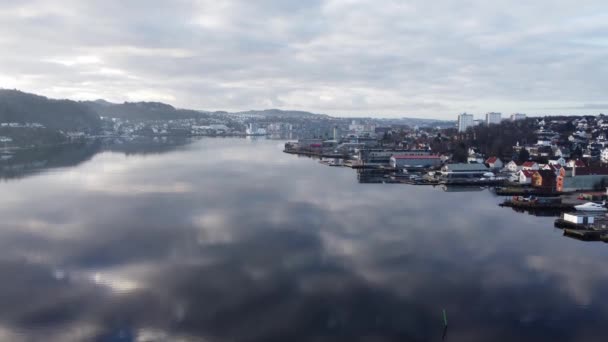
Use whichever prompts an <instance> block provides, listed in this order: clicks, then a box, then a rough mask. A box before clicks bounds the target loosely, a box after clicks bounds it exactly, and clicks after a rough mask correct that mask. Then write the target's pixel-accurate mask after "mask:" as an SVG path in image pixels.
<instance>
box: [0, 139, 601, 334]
mask: <svg viewBox="0 0 608 342" xmlns="http://www.w3.org/2000/svg"><path fill="white" fill-rule="evenodd" d="M281 148H282V143H280V142H277V141H268V140H257V141H252V140H245V139H203V140H199V141H196V142H193V143H192V144H188V145H185V146H175V147H173V148H170V149H156V150H153V151H152V153H150V151H147V150H146V152H147V153H145V154H140V153H139V152H144V149H142V150H141V151H139V152H138V150H137V149H134V150H126V151H120V150H116V151H115V152H108V151H107V150H106V149H92V150H91V153H90V154H86V153H84V154H81V155H78V157H77V158H76V157H73V155H74V153H73V152H72V154H70V156H72V157H73V158H75V159H74V160H75V161H74V162H69V161H66V160H63V163H59V162H55V164H53V162H52V160H51V161H49V160H50V159H47V160H45V161H44V162H42V163H41V164H39V165H47V166H48V167H51V166H53V165H54V166H55V167H53V168H49V169H46V170H45V171H43V172H31V173H28V174H25V175H24V174H20V175H19V176H15V175H10V176H6V175H5V176H4V178H3V180H2V181H0V217H1V218H2V219H1V221H0V278H1V282H0V340H1V341H80V340H84V341H91V340H92V341H178V340H182V341H295V340H306V341H310V340H312V341H335V340H340V341H357V340H365V341H441V340H442V339H444V340H446V341H605V331H604V327H605V322H606V318H607V317H608V297H607V296H606V295H607V294H608V293H607V292H608V281H607V280H608V268H606V267H605V262H606V261H607V260H608V258H607V257H608V246H606V245H605V244H603V243H600V242H596V243H584V242H580V241H576V240H572V239H569V238H565V237H563V236H562V235H561V231H559V230H556V229H554V228H552V225H553V218H548V217H536V216H531V215H526V214H518V213H515V212H513V211H512V210H510V209H506V208H500V207H498V206H497V205H496V204H497V203H499V201H500V198H497V197H494V196H493V195H492V194H490V193H489V192H487V191H479V192H444V191H442V190H440V189H434V188H432V187H413V186H405V185H389V184H359V183H358V181H357V177H356V174H355V173H354V172H353V170H350V169H346V168H334V167H327V166H324V165H320V164H319V163H317V162H316V161H313V160H311V159H307V158H298V157H295V156H292V155H286V154H283V153H281ZM104 151H105V152H104ZM125 152H128V153H125ZM66 158H67V157H66ZM67 159H69V158H67ZM444 309H445V310H446V312H447V320H448V324H449V327H448V329H447V331H445V330H444V329H443V325H444V323H443V317H442V310H444Z"/></svg>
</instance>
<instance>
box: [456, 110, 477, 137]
mask: <svg viewBox="0 0 608 342" xmlns="http://www.w3.org/2000/svg"><path fill="white" fill-rule="evenodd" d="M474 125H475V120H474V118H473V114H467V113H462V114H460V115H458V132H466V131H467V128H469V127H473V126H474Z"/></svg>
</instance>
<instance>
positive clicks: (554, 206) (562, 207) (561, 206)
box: [499, 200, 575, 210]
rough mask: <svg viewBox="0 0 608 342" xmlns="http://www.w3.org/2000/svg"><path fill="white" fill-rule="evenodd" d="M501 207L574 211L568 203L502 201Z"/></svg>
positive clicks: (572, 206)
mask: <svg viewBox="0 0 608 342" xmlns="http://www.w3.org/2000/svg"><path fill="white" fill-rule="evenodd" d="M499 205H500V206H501V207H509V208H520V209H556V210H574V209H575V208H574V204H568V203H534V202H514V201H508V200H507V201H504V202H503V203H501V204H499Z"/></svg>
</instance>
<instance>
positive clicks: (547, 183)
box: [532, 170, 563, 191]
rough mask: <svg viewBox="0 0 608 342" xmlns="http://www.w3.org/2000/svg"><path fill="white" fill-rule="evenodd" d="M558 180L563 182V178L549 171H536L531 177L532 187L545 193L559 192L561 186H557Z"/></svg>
mask: <svg viewBox="0 0 608 342" xmlns="http://www.w3.org/2000/svg"><path fill="white" fill-rule="evenodd" d="M562 171H563V170H562ZM560 180H563V177H558V176H557V175H556V174H555V172H553V171H551V170H538V171H536V172H534V174H533V175H532V186H533V187H535V188H541V189H543V190H547V191H555V190H556V189H560V190H561V189H562V188H563V185H561V184H558V182H559V181H560Z"/></svg>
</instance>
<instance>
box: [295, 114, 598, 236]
mask: <svg viewBox="0 0 608 342" xmlns="http://www.w3.org/2000/svg"><path fill="white" fill-rule="evenodd" d="M607 137H608V117H607V116H605V115H603V114H600V115H598V116H555V117H527V116H526V115H525V114H520V113H517V114H513V115H510V116H509V117H507V118H504V119H503V118H502V114H501V113H487V114H486V115H485V118H484V119H482V120H475V117H474V115H471V114H467V113H463V114H460V115H459V116H458V120H457V122H456V125H455V127H450V128H445V129H439V128H433V127H425V128H420V127H402V126H379V125H375V124H370V123H368V122H360V121H357V120H352V121H351V123H350V124H349V126H348V129H347V130H346V131H341V130H339V129H338V128H335V129H334V131H333V136H332V137H331V139H323V138H306V139H299V140H297V141H292V142H287V143H286V144H285V149H284V152H285V153H290V154H297V155H305V156H311V157H314V158H318V159H319V162H320V163H321V164H325V165H327V166H334V167H350V168H352V169H354V170H355V171H356V174H357V177H358V180H359V182H361V183H392V184H408V185H430V186H439V187H441V188H442V189H443V190H445V191H476V190H483V189H490V190H491V191H492V192H494V193H495V194H496V195H497V196H503V197H505V199H504V202H502V203H500V205H501V206H504V207H511V208H513V209H514V210H516V211H520V212H528V213H531V214H534V215H551V216H559V218H558V219H556V221H555V227H557V228H561V229H564V235H566V236H569V237H574V238H577V239H581V240H591V241H598V240H601V241H605V242H608V218H607V217H606V211H607V210H608V209H607V208H606V206H605V200H606V198H607V196H606V195H607V191H608V190H607V187H608V139H607Z"/></svg>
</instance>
